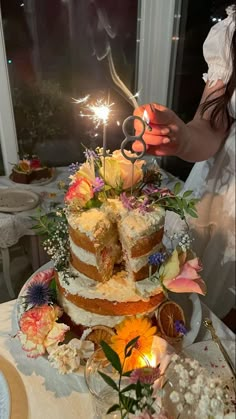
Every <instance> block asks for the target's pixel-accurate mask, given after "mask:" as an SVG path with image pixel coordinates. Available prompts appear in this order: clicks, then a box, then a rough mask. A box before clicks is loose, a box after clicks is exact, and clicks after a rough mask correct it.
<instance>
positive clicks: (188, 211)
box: [187, 208, 198, 218]
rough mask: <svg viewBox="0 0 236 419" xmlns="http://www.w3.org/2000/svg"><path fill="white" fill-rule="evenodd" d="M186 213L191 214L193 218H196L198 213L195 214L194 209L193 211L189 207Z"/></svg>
mask: <svg viewBox="0 0 236 419" xmlns="http://www.w3.org/2000/svg"><path fill="white" fill-rule="evenodd" d="M187 213H188V214H189V215H191V217H193V218H198V214H197V212H196V211H194V210H193V209H191V208H188V209H187Z"/></svg>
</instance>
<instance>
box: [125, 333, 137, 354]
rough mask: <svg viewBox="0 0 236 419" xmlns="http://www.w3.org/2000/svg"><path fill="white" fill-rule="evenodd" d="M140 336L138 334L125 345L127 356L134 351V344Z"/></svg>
mask: <svg viewBox="0 0 236 419" xmlns="http://www.w3.org/2000/svg"><path fill="white" fill-rule="evenodd" d="M139 338H140V336H136V337H135V338H134V339H132V340H130V341H129V342H128V343H127V345H126V347H125V357H129V356H130V355H131V353H132V350H133V348H134V346H135V345H136V343H137V341H138V340H139Z"/></svg>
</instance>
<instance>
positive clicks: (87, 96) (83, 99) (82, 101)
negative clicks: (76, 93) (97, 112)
mask: <svg viewBox="0 0 236 419" xmlns="http://www.w3.org/2000/svg"><path fill="white" fill-rule="evenodd" d="M89 98H90V95H86V96H84V97H81V98H79V99H74V98H73V97H72V99H73V101H74V103H76V104H77V105H78V104H80V103H86V102H87V101H88V100H89Z"/></svg>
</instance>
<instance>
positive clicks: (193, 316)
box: [169, 293, 202, 348]
mask: <svg viewBox="0 0 236 419" xmlns="http://www.w3.org/2000/svg"><path fill="white" fill-rule="evenodd" d="M169 297H170V298H171V300H173V301H175V302H176V303H178V304H179V305H180V306H181V307H182V309H183V311H184V315H185V320H186V328H187V330H188V332H187V334H186V335H185V336H184V337H183V340H182V345H181V346H182V348H185V347H186V346H189V345H191V344H192V343H193V342H194V341H195V339H196V337H197V335H198V332H199V329H200V327H201V323H202V307H201V302H200V299H199V297H198V295H197V294H177V293H170V294H169Z"/></svg>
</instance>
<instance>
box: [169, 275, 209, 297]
mask: <svg viewBox="0 0 236 419" xmlns="http://www.w3.org/2000/svg"><path fill="white" fill-rule="evenodd" d="M165 287H166V288H167V289H168V290H169V291H172V292H177V293H181V292H196V293H197V294H201V295H205V294H206V284H205V282H204V281H203V280H202V278H201V277H197V278H195V279H189V278H186V277H185V278H184V277H181V276H180V275H179V276H178V277H177V278H174V279H172V280H171V281H169V282H168V283H165Z"/></svg>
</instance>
